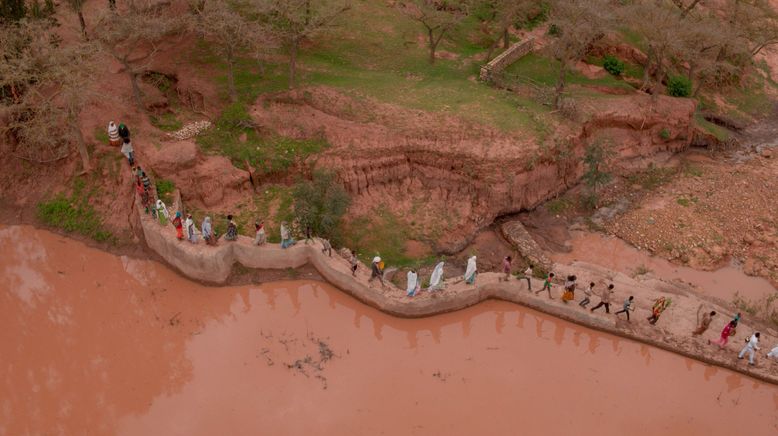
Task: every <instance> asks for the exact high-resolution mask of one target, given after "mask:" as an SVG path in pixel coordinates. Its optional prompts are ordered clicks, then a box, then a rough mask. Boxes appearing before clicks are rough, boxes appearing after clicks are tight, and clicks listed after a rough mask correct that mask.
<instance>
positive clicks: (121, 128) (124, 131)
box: [119, 123, 130, 141]
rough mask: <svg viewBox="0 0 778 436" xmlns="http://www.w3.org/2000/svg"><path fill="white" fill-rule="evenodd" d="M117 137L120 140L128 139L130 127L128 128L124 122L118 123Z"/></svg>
mask: <svg viewBox="0 0 778 436" xmlns="http://www.w3.org/2000/svg"><path fill="white" fill-rule="evenodd" d="M119 137H121V138H122V141H123V140H125V139H130V129H128V128H127V126H125V125H124V123H120V124H119Z"/></svg>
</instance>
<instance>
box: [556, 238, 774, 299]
mask: <svg viewBox="0 0 778 436" xmlns="http://www.w3.org/2000/svg"><path fill="white" fill-rule="evenodd" d="M570 247H571V248H572V250H571V251H570V252H566V253H565V252H556V253H552V255H551V257H552V259H553V260H554V261H555V262H559V263H571V262H574V261H579V260H580V261H585V262H588V263H593V264H597V265H600V266H603V267H605V268H608V269H611V270H614V271H619V272H622V273H624V274H627V275H634V274H637V273H638V272H645V271H646V270H647V271H648V272H650V273H652V274H654V275H655V276H657V277H660V278H662V279H664V280H674V281H680V282H683V283H687V284H690V285H692V286H694V287H696V288H697V289H698V290H699V291H700V292H702V293H703V294H705V295H710V296H713V297H717V298H721V299H722V300H724V301H727V302H729V301H732V298H733V297H734V296H735V293H736V292H737V293H739V294H740V296H741V297H744V298H746V299H749V300H760V299H762V298H764V297H766V296H769V295H771V294H773V293H775V292H778V291H776V289H775V288H773V286H772V285H771V284H770V282H768V281H767V280H765V279H763V278H761V277H752V276H747V275H746V274H744V273H743V272H742V271H741V270H739V269H738V268H736V267H735V266H725V267H723V268H720V269H718V270H715V271H699V270H696V269H693V268H688V267H684V266H678V265H674V264H672V263H670V262H669V261H667V260H665V259H662V258H659V257H654V256H651V255H650V254H649V253H648V252H645V251H640V250H638V249H636V248H635V247H632V246H631V245H629V244H627V243H626V242H624V241H622V240H621V239H619V238H614V237H606V236H603V235H601V234H598V233H588V232H573V234H572V239H571V240H570ZM641 270H642V271H641Z"/></svg>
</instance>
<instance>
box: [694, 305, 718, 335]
mask: <svg viewBox="0 0 778 436" xmlns="http://www.w3.org/2000/svg"><path fill="white" fill-rule="evenodd" d="M701 311H702V304H700V307H698V308H697V328H696V329H694V331H693V332H692V335H694V336H699V335H701V334H703V333H705V332H706V331H707V330H708V327H710V322H711V321H713V317H714V316H716V311H715V310H712V311H710V313H707V312H706V313H705V314H703V315H702V318H700V312H701Z"/></svg>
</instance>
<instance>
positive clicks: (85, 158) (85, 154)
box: [68, 109, 92, 173]
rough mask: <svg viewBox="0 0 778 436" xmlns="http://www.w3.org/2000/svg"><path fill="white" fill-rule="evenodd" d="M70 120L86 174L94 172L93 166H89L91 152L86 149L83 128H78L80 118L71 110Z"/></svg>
mask: <svg viewBox="0 0 778 436" xmlns="http://www.w3.org/2000/svg"><path fill="white" fill-rule="evenodd" d="M69 112H70V114H69V116H68V118H69V119H70V126H71V128H72V129H73V133H74V134H75V136H76V146H77V147H78V154H80V155H81V164H82V165H83V166H84V172H85V173H88V172H89V171H91V170H92V166H91V165H90V164H89V150H87V149H86V142H84V135H83V134H82V133H81V128H80V127H78V116H77V115H76V114H75V113H74V112H73V110H72V109H71V110H70V111H69Z"/></svg>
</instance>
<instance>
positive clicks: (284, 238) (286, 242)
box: [281, 221, 294, 248]
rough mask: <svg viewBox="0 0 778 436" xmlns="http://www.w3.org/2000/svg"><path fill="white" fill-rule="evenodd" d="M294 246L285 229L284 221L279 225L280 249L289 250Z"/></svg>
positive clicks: (287, 229)
mask: <svg viewBox="0 0 778 436" xmlns="http://www.w3.org/2000/svg"><path fill="white" fill-rule="evenodd" d="M292 245H294V239H292V235H291V234H290V233H289V227H287V224H286V221H284V222H282V223H281V248H289V247H291V246H292Z"/></svg>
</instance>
